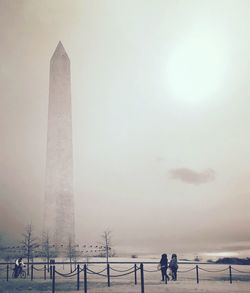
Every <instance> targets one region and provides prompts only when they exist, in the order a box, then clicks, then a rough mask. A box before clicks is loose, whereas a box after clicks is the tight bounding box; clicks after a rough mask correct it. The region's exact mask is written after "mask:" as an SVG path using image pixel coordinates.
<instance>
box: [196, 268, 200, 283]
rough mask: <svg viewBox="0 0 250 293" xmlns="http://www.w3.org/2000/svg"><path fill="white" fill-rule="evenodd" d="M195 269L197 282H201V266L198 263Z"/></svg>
mask: <svg viewBox="0 0 250 293" xmlns="http://www.w3.org/2000/svg"><path fill="white" fill-rule="evenodd" d="M195 269H196V282H197V284H199V282H200V280H199V266H198V265H196V267H195Z"/></svg>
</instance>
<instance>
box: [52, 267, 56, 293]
mask: <svg viewBox="0 0 250 293" xmlns="http://www.w3.org/2000/svg"><path fill="white" fill-rule="evenodd" d="M55 285H56V268H55V265H53V266H52V293H55V292H56V290H55V289H56V286H55Z"/></svg>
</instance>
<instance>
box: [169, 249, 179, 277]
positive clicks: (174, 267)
mask: <svg viewBox="0 0 250 293" xmlns="http://www.w3.org/2000/svg"><path fill="white" fill-rule="evenodd" d="M169 267H170V269H171V271H172V280H173V281H176V280H177V270H178V262H177V255H176V254H175V253H173V254H172V258H171V260H170V263H169Z"/></svg>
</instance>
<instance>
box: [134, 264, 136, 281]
mask: <svg viewBox="0 0 250 293" xmlns="http://www.w3.org/2000/svg"><path fill="white" fill-rule="evenodd" d="M134 273H135V285H137V265H136V264H135V265H134Z"/></svg>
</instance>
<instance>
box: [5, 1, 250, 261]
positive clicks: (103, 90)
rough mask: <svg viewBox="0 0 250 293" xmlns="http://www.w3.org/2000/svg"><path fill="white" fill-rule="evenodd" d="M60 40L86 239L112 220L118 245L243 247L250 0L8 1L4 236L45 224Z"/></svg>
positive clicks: (80, 224) (249, 155)
mask: <svg viewBox="0 0 250 293" xmlns="http://www.w3.org/2000/svg"><path fill="white" fill-rule="evenodd" d="M59 40H61V41H62V43H63V45H64V47H65V49H66V51H67V53H68V55H69V58H70V60H71V78H72V104H73V109H72V112H73V147H74V188H75V213H76V215H75V216H76V234H77V240H78V241H79V242H80V243H83V244H84V243H92V242H93V243H94V242H95V241H98V240H99V238H100V234H101V233H102V231H103V230H104V229H107V228H108V229H110V230H112V232H113V242H114V244H115V247H116V248H117V251H118V252H130V251H131V252H145V253H150V254H153V253H159V252H161V251H174V250H175V251H178V252H191V253H197V252H231V253H240V254H241V255H247V254H248V250H249V249H250V233H249V221H250V213H249V205H250V183H249V175H250V137H249V130H250V115H249V112H250V101H249V99H250V83H249V80H250V2H249V1H239V0H237V1H236V0H235V1H231V0H225V1H218V0H216V1H213V0H210V1H205V0H204V1H200V0H197V1H192V0H190V1H185V0H183V1H178V0H175V1H174V0H172V1H166V0H162V1H160V0H151V1H148V0H143V1H141V0H127V1H120V0H106V1H102V0H99V1H97V0H94V1H83V0H79V1H78V0H73V1H70V0H68V1H66V0H53V1H51V0H43V1H39V0H0V56H1V64H0V97H1V98H0V103H1V104H0V120H1V121H0V122H1V123H0V131H1V136H0V137H1V143H0V149H1V152H0V197H1V205H0V230H1V231H2V232H3V233H4V234H5V236H6V237H7V236H8V237H9V238H10V239H18V238H20V235H21V233H22V230H23V227H24V225H25V224H27V223H29V222H30V221H32V223H33V224H34V226H35V227H36V231H37V234H39V233H40V231H41V229H42V216H43V200H44V182H45V158H46V134H47V110H48V85H49V61H50V57H51V56H52V54H53V52H54V49H55V47H56V45H57V43H58V41H59ZM186 48H187V49H186ZM193 52H194V53H193ZM209 52H210V53H211V52H212V55H211V54H210V53H209ZM196 56H197V58H198V59H197V60H198V62H196V65H195V64H194V60H196V59H195V58H196ZM178 60H179V61H180V62H179V63H178ZM203 60H204V65H203ZM214 61H216V62H215V63H213V62H214ZM193 64H194V66H196V71H197V72H198V73H197V72H196V74H194V71H192V70H193V69H192V68H193ZM197 64H198V65H197ZM211 64H213V66H212V67H211ZM182 66H184V67H182ZM185 66H186V67H185ZM197 66H198V67H197ZM206 66H207V68H206ZM209 66H210V67H209ZM183 68H184V69H185V70H186V71H185V70H183ZM175 69H176V71H175ZM190 70H191V71H190ZM209 70H210V71H209ZM183 72H184V73H183ZM192 77H196V78H193V79H191V78H192ZM173 79H174V80H173Z"/></svg>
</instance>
